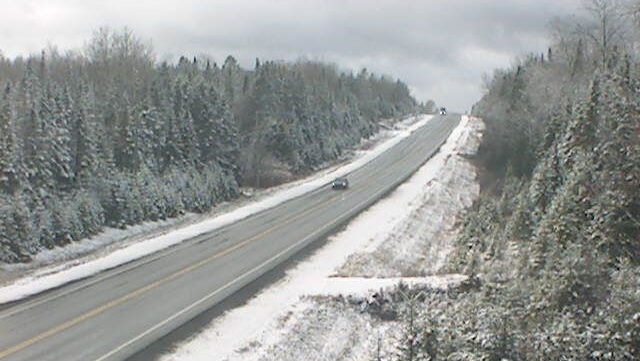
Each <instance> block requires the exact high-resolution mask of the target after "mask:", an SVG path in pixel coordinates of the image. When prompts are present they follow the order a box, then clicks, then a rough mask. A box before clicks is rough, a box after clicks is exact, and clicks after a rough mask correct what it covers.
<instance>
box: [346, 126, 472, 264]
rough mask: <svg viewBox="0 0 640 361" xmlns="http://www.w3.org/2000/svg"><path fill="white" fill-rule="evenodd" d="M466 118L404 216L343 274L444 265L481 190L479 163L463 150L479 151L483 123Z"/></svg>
mask: <svg viewBox="0 0 640 361" xmlns="http://www.w3.org/2000/svg"><path fill="white" fill-rule="evenodd" d="M467 119H469V120H468V121H467V126H466V127H459V128H458V129H457V130H459V131H460V132H459V134H452V138H454V139H457V141H456V142H447V143H446V144H445V145H443V147H442V148H441V151H440V152H439V153H438V154H436V155H435V156H434V157H433V158H432V159H431V160H430V161H429V163H428V164H426V165H425V166H424V167H423V169H425V171H426V169H429V168H431V169H433V174H434V176H433V177H425V178H423V179H421V180H420V181H421V182H423V183H422V184H423V185H425V187H424V189H422V190H421V191H420V192H417V193H416V194H415V196H414V197H413V198H411V199H409V200H408V201H407V202H406V205H405V209H404V212H405V216H404V217H403V219H402V221H401V222H397V223H395V224H394V225H393V229H391V231H389V232H385V233H382V234H380V235H379V236H377V237H375V238H372V239H371V242H369V244H368V245H367V247H366V248H365V249H363V250H361V251H360V252H359V253H356V254H352V255H351V256H350V257H349V259H348V261H347V262H346V263H345V264H344V265H343V266H342V267H341V268H340V270H338V271H337V275H338V276H345V277H353V276H360V277H398V276H405V277H407V276H425V275H429V274H436V273H438V272H440V271H441V269H442V268H443V267H444V266H445V260H446V256H447V255H448V254H449V252H450V251H451V250H452V247H451V242H450V241H451V240H452V239H453V238H455V231H456V230H455V229H454V224H455V222H456V220H457V216H458V214H459V213H460V212H461V211H462V210H464V209H465V208H467V207H469V206H471V205H472V203H473V201H474V200H475V199H476V198H477V197H478V194H479V192H480V187H479V185H478V183H477V181H476V172H475V169H474V167H473V165H471V164H470V163H469V162H468V161H467V159H466V158H465V157H464V156H466V155H471V154H475V152H476V151H477V149H478V146H479V144H480V139H481V137H482V133H481V131H482V130H483V127H484V125H483V123H482V122H481V121H479V120H478V119H476V118H467ZM455 137H457V138H455Z"/></svg>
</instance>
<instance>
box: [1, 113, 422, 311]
mask: <svg viewBox="0 0 640 361" xmlns="http://www.w3.org/2000/svg"><path fill="white" fill-rule="evenodd" d="M432 117H433V116H431V115H421V116H418V117H417V118H408V119H406V120H405V121H404V124H405V125H406V126H405V127H401V128H400V129H399V130H396V131H394V132H393V133H392V134H393V136H392V137H390V138H389V139H387V140H385V141H383V142H381V143H380V144H379V145H377V146H375V147H373V148H371V149H370V150H367V151H362V152H359V154H357V157H356V158H355V159H354V160H353V161H351V162H349V163H347V164H345V165H343V166H340V167H338V168H333V169H331V170H330V171H323V172H320V173H318V174H316V175H314V176H311V177H309V178H307V179H304V180H301V181H297V182H293V184H292V185H291V186H290V187H283V188H282V189H281V190H279V191H278V192H275V193H273V194H271V195H269V196H267V197H265V198H263V199H260V200H257V201H255V202H251V203H249V204H247V205H245V206H243V207H240V208H236V209H233V210H231V211H229V212H227V213H223V214H220V215H218V216H216V217H214V218H211V219H206V220H203V221H202V222H198V223H195V224H191V225H187V226H185V227H182V228H178V229H175V230H172V231H170V232H167V233H165V234H161V235H159V236H155V237H153V238H149V239H144V240H139V241H136V242H131V243H129V244H128V245H127V246H125V247H122V248H119V249H116V250H114V251H112V252H110V253H108V254H106V255H102V256H100V257H97V258H92V259H85V260H82V261H81V262H78V261H70V262H68V263H64V264H61V265H55V266H52V267H45V268H43V269H39V270H36V271H35V272H33V273H32V274H30V275H28V276H26V277H23V278H20V279H18V280H15V281H13V282H11V283H9V284H8V285H6V286H3V287H1V288H0V304H2V303H7V302H11V301H16V300H19V299H22V298H25V297H28V296H30V295H34V294H37V293H39V292H42V291H45V290H48V289H51V288H55V287H58V286H60V285H63V284H65V283H69V282H72V281H75V280H79V279H82V278H86V277H89V276H92V275H94V274H97V273H99V272H102V271H104V270H107V269H111V268H114V267H117V266H119V265H122V264H125V263H128V262H131V261H134V260H136V259H139V258H142V257H144V256H147V255H150V254H153V253H155V252H158V251H160V250H163V249H166V248H169V247H171V246H174V245H177V244H179V243H181V242H183V241H185V240H188V239H191V238H193V237H195V236H197V235H200V234H203V233H207V232H210V231H212V230H214V229H217V228H220V227H223V226H225V225H228V224H231V223H233V222H236V221H238V220H240V219H243V218H246V217H248V216H250V215H252V214H255V213H258V212H261V211H263V210H265V209H269V208H272V207H275V206H277V205H278V204H281V203H283V202H285V201H287V200H289V199H292V198H296V197H298V196H301V195H303V194H305V193H308V192H311V191H313V190H315V189H318V188H320V187H323V186H326V185H327V184H328V183H329V182H330V181H331V180H332V179H334V178H335V177H338V176H342V175H345V174H348V173H350V172H352V171H354V170H356V169H358V168H360V167H362V166H363V165H365V164H367V163H368V162H370V161H371V160H373V159H374V158H375V157H377V156H378V155H380V154H381V153H383V152H384V151H386V150H387V149H389V148H391V147H393V146H394V145H396V144H397V143H399V142H400V141H401V140H402V139H404V138H406V137H408V136H409V135H410V134H411V133H412V132H414V131H415V130H417V129H419V128H421V127H422V126H424V125H425V124H426V123H427V122H428V121H429V120H431V118H432ZM102 242H104V243H101V242H98V246H100V245H104V244H106V243H107V241H106V240H103V241H102ZM85 245H88V246H90V245H91V242H88V243H86V244H85ZM94 246H95V244H94Z"/></svg>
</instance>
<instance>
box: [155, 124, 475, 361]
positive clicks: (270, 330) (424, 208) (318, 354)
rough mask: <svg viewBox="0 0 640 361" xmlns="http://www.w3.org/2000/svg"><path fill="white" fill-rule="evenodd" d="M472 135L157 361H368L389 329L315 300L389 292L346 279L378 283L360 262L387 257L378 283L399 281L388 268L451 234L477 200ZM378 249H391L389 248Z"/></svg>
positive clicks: (440, 284)
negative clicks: (271, 282) (438, 237)
mask: <svg viewBox="0 0 640 361" xmlns="http://www.w3.org/2000/svg"><path fill="white" fill-rule="evenodd" d="M481 129H482V123H481V122H480V121H479V120H477V119H474V118H468V117H463V120H462V121H461V123H460V124H459V125H458V126H457V127H456V128H455V130H454V131H453V133H452V134H451V136H450V137H449V139H448V140H447V142H446V143H445V144H444V145H443V147H442V148H441V151H440V152H439V153H438V154H437V155H436V156H434V157H433V158H432V159H431V160H429V161H428V162H427V163H425V165H424V166H423V167H421V168H420V169H419V170H418V171H417V172H416V173H415V174H414V175H413V176H412V177H411V178H410V179H409V180H408V181H407V182H405V183H403V184H402V185H400V186H399V187H398V188H397V189H396V190H395V191H394V192H392V193H391V194H390V195H389V196H388V197H386V198H385V199H382V200H380V201H379V202H377V203H376V204H375V205H373V206H372V207H370V208H369V209H368V210H366V211H364V212H363V213H361V214H360V215H359V216H357V217H356V218H355V219H354V220H352V221H351V222H350V223H349V225H348V226H347V228H346V229H345V230H344V231H342V232H340V233H338V234H337V235H335V236H333V237H331V238H330V239H329V241H328V242H327V244H326V245H325V246H323V247H322V248H321V249H319V250H317V251H316V252H315V253H314V254H313V255H311V256H310V257H309V258H308V259H307V260H306V261H304V262H302V263H300V264H298V265H297V266H296V267H294V268H293V269H291V270H289V271H288V272H287V273H286V275H285V276H284V277H283V278H282V279H281V280H280V281H278V282H277V283H276V284H274V285H273V286H271V287H269V288H267V289H265V290H263V291H261V292H260V293H259V294H257V295H256V296H255V297H254V298H252V299H251V300H249V301H248V302H247V304H246V305H244V306H242V307H238V308H236V309H233V310H230V311H228V312H227V313H225V314H224V315H222V316H220V317H218V318H216V319H215V320H213V321H212V322H211V324H210V325H209V326H208V327H207V329H205V330H204V331H202V332H201V333H200V334H198V335H195V336H194V337H193V338H192V339H190V340H188V341H186V342H185V343H183V344H182V345H179V346H178V348H177V349H176V350H175V351H174V352H173V353H172V354H169V355H164V356H163V357H162V358H161V360H162V361H174V360H194V361H199V360H243V361H248V360H274V359H277V360H300V359H305V360H339V359H349V360H371V359H373V358H372V357H371V351H372V350H375V348H376V343H377V342H378V338H377V336H376V334H377V333H381V334H384V333H387V331H390V330H393V328H394V325H392V324H389V323H384V324H383V323H380V322H379V321H376V320H373V319H371V317H369V315H367V314H361V313H358V312H356V311H354V310H353V309H352V308H350V307H347V306H345V305H344V304H340V303H335V302H333V301H331V297H324V296H331V295H337V294H342V295H347V294H349V295H351V294H355V295H360V296H362V295H366V294H367V292H371V291H376V290H378V289H380V288H384V287H388V286H392V285H394V284H397V283H398V282H399V280H400V278H389V279H363V278H352V277H350V276H354V275H358V274H362V275H366V276H369V275H373V274H376V273H378V272H377V271H376V269H377V268H379V267H384V265H383V264H382V258H381V259H380V260H376V261H373V262H368V261H363V260H364V259H365V258H366V257H369V256H371V255H372V254H374V253H376V252H380V251H381V250H383V249H384V251H385V252H388V253H390V254H391V258H390V259H391V260H393V261H394V262H393V263H392V265H391V266H389V267H386V268H384V270H385V271H384V272H382V273H385V274H397V275H398V276H405V275H403V274H402V272H400V271H398V270H402V267H399V268H396V267H397V266H402V265H404V263H403V261H402V260H403V259H404V258H408V259H409V262H408V263H410V264H416V260H415V259H413V255H412V254H410V252H415V250H416V248H418V246H419V245H425V244H428V243H429V240H432V241H434V242H435V239H433V237H435V235H437V234H441V233H443V232H445V231H449V232H450V231H451V230H450V228H451V227H452V225H453V219H455V216H456V214H457V213H458V212H459V211H461V210H462V209H463V208H464V207H467V206H469V205H470V204H471V202H472V200H473V198H474V197H475V196H477V188H475V187H476V186H477V185H476V186H474V184H475V182H474V181H473V179H475V171H474V169H473V167H470V166H469V167H467V166H466V165H468V163H467V162H466V161H464V160H463V159H462V157H460V156H459V154H472V153H473V152H475V150H474V149H476V148H477V144H478V142H477V139H479V136H480V130H481ZM474 147H475V148H474ZM450 173H453V174H450ZM436 184H442V185H441V186H435V185H436ZM467 188H470V189H467ZM465 192H467V193H465ZM436 199H437V201H436ZM443 207H444V209H439V208H443ZM425 224H427V225H428V226H424V225H425ZM420 227H427V228H426V229H427V230H428V231H429V234H431V235H432V236H429V237H426V238H421V237H419V236H417V233H419V232H422V231H424V230H425V229H422V228H420ZM446 239H447V240H450V238H446ZM386 242H391V244H390V245H389V247H386V245H385V243H386ZM435 243H439V244H440V246H438V247H437V248H432V250H433V251H434V252H440V253H439V254H436V255H430V257H433V258H434V259H435V260H440V259H444V257H446V253H447V250H448V247H447V241H445V240H442V241H440V242H435ZM383 247H384V248H383ZM354 255H359V256H356V259H357V260H359V261H358V262H354ZM420 261H424V259H421V260H420ZM417 264H419V265H424V264H425V262H417ZM435 268H437V267H436V266H433V267H432V269H435ZM351 271H353V274H350V272H351ZM336 276H343V277H336ZM347 277H349V278H347ZM463 279H464V276H461V275H449V276H429V277H421V278H409V279H407V278H402V280H403V282H405V283H409V284H426V285H429V286H430V287H433V288H445V287H448V286H449V285H451V284H455V283H457V282H460V281H462V280H463ZM309 295H312V297H310V296H309ZM323 299H324V301H323ZM249 325H251V326H250V327H249ZM374 331H375V332H374ZM382 342H386V341H385V340H382ZM356 355H359V356H358V357H356ZM349 356H350V357H349Z"/></svg>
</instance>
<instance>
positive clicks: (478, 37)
mask: <svg viewBox="0 0 640 361" xmlns="http://www.w3.org/2000/svg"><path fill="white" fill-rule="evenodd" d="M580 2H581V1H580V0H475V1H474V0H469V1H466V0H465V1H463V0H264V1H257V0H253V1H251V0H228V1H221V0H171V1H166V0H100V1H94V0H0V9H1V11H0V51H1V52H2V53H3V54H4V55H5V56H6V57H10V58H14V57H16V56H18V55H27V54H30V53H39V51H40V50H41V49H42V48H44V47H46V46H47V44H49V43H51V44H55V45H56V46H57V47H58V48H59V49H60V50H61V51H64V50H68V49H74V50H78V49H81V48H82V46H83V45H84V44H85V43H86V42H87V41H88V40H89V39H90V38H91V35H92V33H93V31H94V30H96V29H97V28H98V27H100V26H110V27H113V28H121V27H123V26H127V27H129V28H131V29H132V30H133V31H134V33H135V34H136V35H137V36H139V37H141V38H143V39H145V40H150V41H151V42H152V44H153V47H154V49H155V52H156V54H157V57H158V58H159V59H163V58H166V57H170V58H175V57H177V56H179V55H188V56H192V55H198V54H209V55H210V56H212V57H213V58H214V59H216V60H218V61H219V62H222V61H223V60H224V58H225V57H226V56H227V55H229V54H231V55H234V56H235V57H236V58H237V59H238V60H239V62H240V63H241V64H242V65H243V66H245V67H250V66H253V63H254V61H255V58H256V57H259V58H260V59H284V60H296V59H298V58H301V57H304V58H307V59H315V60H322V61H328V62H334V63H336V64H338V66H339V67H341V68H343V69H355V70H357V69H359V68H362V67H366V68H367V69H369V70H370V71H372V72H375V73H378V74H387V75H390V76H393V77H396V78H400V79H402V80H403V81H405V82H406V83H407V84H408V85H409V86H410V87H411V89H412V91H413V93H414V95H415V96H416V97H417V98H418V100H421V101H424V100H427V99H434V100H435V101H436V102H437V103H438V104H439V105H442V106H447V107H449V108H450V109H455V110H459V111H464V110H467V109H469V108H470V107H471V105H472V104H473V103H474V102H475V101H477V100H478V99H479V98H480V96H481V95H482V89H481V84H482V81H481V77H482V75H483V74H485V73H491V72H492V71H493V69H495V68H498V67H506V66H509V65H510V64H511V63H512V61H513V59H514V58H515V57H516V56H518V55H522V54H525V53H528V52H542V51H544V50H545V49H546V46H547V44H548V39H547V36H548V33H547V26H548V24H549V21H550V20H551V19H552V18H553V17H555V16H562V15H567V14H571V13H574V12H576V10H577V9H578V8H579V6H580Z"/></svg>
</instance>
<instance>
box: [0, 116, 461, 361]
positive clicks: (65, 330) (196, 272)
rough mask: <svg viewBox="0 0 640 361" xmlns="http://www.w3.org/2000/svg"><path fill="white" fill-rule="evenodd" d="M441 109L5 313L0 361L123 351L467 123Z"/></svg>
mask: <svg viewBox="0 0 640 361" xmlns="http://www.w3.org/2000/svg"><path fill="white" fill-rule="evenodd" d="M458 122H459V116H436V117H434V118H433V119H432V120H431V121H430V122H429V123H427V125H426V126H424V127H422V128H420V129H418V130H416V131H415V132H413V133H412V134H411V135H410V136H409V137H407V138H405V139H404V140H403V141H401V142H400V143H398V144H397V145H396V146H395V147H393V148H391V149H389V150H388V151H386V152H384V153H383V154H381V155H380V156H379V157H377V158H376V159H374V160H372V161H371V162H369V163H367V164H366V165H365V166H363V167H362V168H360V169H358V170H356V171H354V172H353V173H351V174H350V175H349V181H350V185H351V186H350V188H349V189H348V190H345V191H333V190H331V187H330V186H327V187H324V188H322V189H319V190H316V191H313V192H311V193H309V194H306V195H304V196H301V197H298V198H295V199H293V200H290V201H288V202H285V203H283V204H281V205H279V206H276V207H274V208H272V209H269V210H266V211H263V212H261V213H258V214H256V215H253V216H251V217H248V218H246V219H243V220H241V221H239V222H236V223H234V224H232V225H229V226H226V227H223V228H221V229H218V230H216V231H214V232H211V233H208V234H204V235H201V236H198V237H196V238H194V239H192V240H189V241H186V242H184V243H182V244H180V245H178V246H175V247H172V248H170V249H168V250H165V251H161V252H158V253H156V254H154V255H152V256H150V257H146V258H144V259H141V260H138V261H135V262H132V263H129V264H126V265H123V266H121V267H118V268H116V269H113V270H109V271H106V272H103V273H101V274H99V275H96V276H95V277H91V278H88V279H85V280H82V281H79V282H75V283H73V284H70V285H67V286H65V287H61V288H59V289H56V290H54V291H50V292H47V293H44V294H41V295H39V296H36V297H33V298H31V299H29V300H27V301H24V302H20V303H16V304H15V305H12V306H11V307H9V308H7V309H5V310H3V311H2V312H0V360H3V361H4V360H12V361H13V360H82V361H85V360H122V359H126V358H127V357H128V356H130V355H132V354H133V353H135V352H137V351H139V350H140V349H142V348H144V347H145V346H146V345H148V344H150V343H151V342H153V341H154V340H156V339H158V338H160V337H161V336H163V335H165V334H166V333H168V332H170V331H171V330H173V329H175V328H176V327H178V326H179V325H181V324H183V323H184V322H186V321H188V320H189V319H191V318H193V317H195V316H197V315H198V314H200V313H202V312H204V311H205V310H207V309H209V308H210V307H212V306H213V305H215V304H216V303H218V302H220V301H221V300H223V299H224V298H225V297H227V296H228V295H230V294H232V293H233V292H235V291H237V290H239V289H240V288H242V287H243V286H244V285H246V284H248V283H249V282H251V281H252V280H254V279H255V278H257V277H259V276H260V275H262V274H264V273H265V272H267V271H268V270H270V269H272V268H274V267H275V266H277V265H278V264H280V263H281V262H283V261H284V260H286V259H288V258H289V257H291V256H292V255H294V254H295V253H296V252H298V251H300V250H301V249H303V248H304V247H305V246H307V245H309V244H310V243H311V242H313V241H315V240H318V239H321V238H323V237H324V236H326V235H327V234H329V233H331V232H332V231H333V230H335V229H336V228H337V227H339V226H340V225H341V224H343V223H344V222H346V221H347V220H348V219H350V218H351V217H353V216H355V215H356V214H357V213H359V212H361V211H362V210H363V209H365V208H367V207H368V206H369V205H371V204H372V203H374V202H375V201H376V200H378V199H379V198H380V197H382V196H383V195H384V194H386V193H388V192H389V191H390V190H392V189H393V188H394V187H396V186H397V185H398V184H400V183H401V182H402V181H404V180H405V179H406V178H408V177H409V176H410V175H411V174H412V173H413V172H415V171H416V170H417V169H418V168H419V167H420V166H421V165H422V164H423V163H424V162H425V161H426V160H427V159H428V158H430V157H431V156H432V155H433V154H434V153H435V152H436V151H437V149H438V148H439V146H440V145H441V144H442V143H443V142H444V141H445V140H446V138H447V137H448V135H449V134H450V133H451V131H452V130H453V128H454V127H455V126H456V125H457V124H458Z"/></svg>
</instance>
